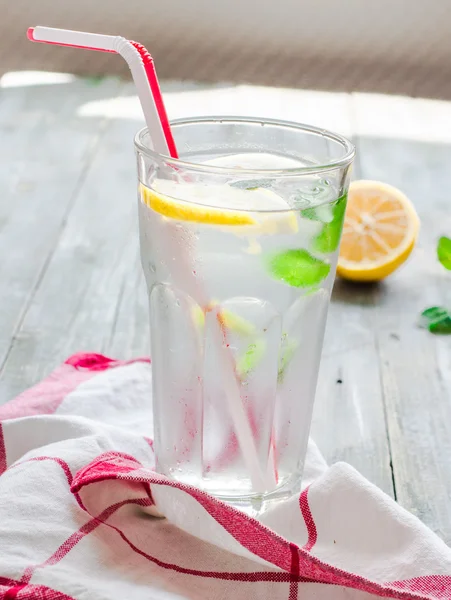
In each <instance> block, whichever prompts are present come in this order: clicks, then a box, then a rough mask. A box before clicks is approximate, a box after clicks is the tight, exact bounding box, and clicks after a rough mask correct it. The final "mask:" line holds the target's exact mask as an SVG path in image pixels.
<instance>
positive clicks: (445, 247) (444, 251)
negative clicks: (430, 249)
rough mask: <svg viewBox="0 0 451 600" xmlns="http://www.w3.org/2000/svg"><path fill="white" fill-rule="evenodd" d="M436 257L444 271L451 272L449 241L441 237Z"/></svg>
mask: <svg viewBox="0 0 451 600" xmlns="http://www.w3.org/2000/svg"><path fill="white" fill-rule="evenodd" d="M437 257H438V259H439V261H440V262H441V263H442V265H443V266H444V267H445V269H448V271H451V240H450V239H449V238H447V237H441V238H440V239H439V241H438V245H437Z"/></svg>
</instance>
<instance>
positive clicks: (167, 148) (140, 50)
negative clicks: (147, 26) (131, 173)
mask: <svg viewBox="0 0 451 600" xmlns="http://www.w3.org/2000/svg"><path fill="white" fill-rule="evenodd" d="M27 35H28V39H30V40H31V41H33V42H43V43H46V44H55V45H58V46H69V47H73V48H83V49H86V50H97V51H100V52H112V53H115V54H120V55H121V56H122V58H124V59H125V61H126V62H127V64H128V66H129V68H130V71H131V73H132V77H133V81H134V83H135V85H136V88H137V91H138V98H139V101H140V102H141V107H142V110H143V113H144V118H145V120H146V125H147V128H148V130H149V134H150V139H151V141H152V144H153V146H154V150H155V151H156V152H158V153H159V154H163V155H165V156H171V157H172V158H177V150H176V147H175V143H174V138H173V137H172V132H171V127H170V125H169V120H168V117H167V114H166V110H165V107H164V103H163V98H162V95H161V90H160V86H159V84H158V79H157V76H156V72H155V67H154V66H153V59H152V57H151V56H150V54H149V53H148V52H147V50H146V49H145V48H144V46H141V44H137V43H136V42H131V41H129V40H126V39H125V38H123V37H121V36H119V35H102V34H98V33H85V32H83V31H70V30H68V29H55V28H53V27H40V26H38V27H30V28H29V29H28V31H27Z"/></svg>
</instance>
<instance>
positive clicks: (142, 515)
mask: <svg viewBox="0 0 451 600" xmlns="http://www.w3.org/2000/svg"><path fill="white" fill-rule="evenodd" d="M150 383H151V369H150V364H149V361H147V360H136V361H131V362H118V361H113V360H110V359H107V358H105V357H103V356H100V355H88V354H79V355H75V356H73V357H71V358H70V359H69V360H68V361H67V362H66V363H65V364H64V365H62V366H61V367H60V368H59V369H57V370H56V371H55V372H54V373H53V374H52V375H51V376H50V377H49V378H48V379H46V380H45V381H43V382H41V383H40V384H38V385H37V386H35V387H34V388H32V389H31V390H28V391H27V392H25V393H23V394H22V395H21V396H19V397H18V398H16V399H15V400H13V401H12V402H10V403H9V404H6V405H4V406H2V407H0V422H1V425H0V473H2V474H1V476H0V598H2V599H5V600H6V599H8V600H12V599H16V600H25V599H31V598H33V599H34V598H36V599H40V600H41V599H42V600H44V599H45V600H57V599H58V600H59V599H61V600H62V599H64V600H68V599H71V598H77V599H80V600H81V599H83V600H87V599H89V600H97V599H110V598H111V599H113V598H114V599H123V600H133V599H141V598H142V599H146V600H147V599H158V600H163V599H168V600H169V599H170V600H175V599H183V598H189V599H203V600H220V599H224V600H225V599H227V600H229V599H233V600H256V599H259V600H265V599H268V600H269V599H271V600H297V599H298V598H299V599H300V598H302V599H306V600H311V599H312V600H313V599H317V600H329V599H332V598H334V600H360V598H361V599H362V600H363V599H364V598H368V594H369V595H370V597H376V596H383V597H393V598H433V599H445V598H451V550H450V548H448V547H447V546H446V545H445V544H444V543H443V542H442V541H440V540H439V539H438V538H437V537H436V536H435V535H434V534H433V533H432V532H431V531H430V530H429V529H427V527H425V526H424V525H423V524H422V523H420V521H418V520H417V519H416V518H415V517H413V516H412V515H410V514H409V513H407V512H406V511H404V510H403V509H402V508H400V507H399V506H398V505H397V504H396V503H395V502H393V501H392V500H391V499H390V498H388V497H387V496H386V495H385V494H383V493H382V492H381V491H380V490H378V489H377V488H376V487H374V486H373V485H371V484H370V483H369V482H368V481H366V480H365V479H364V478H363V477H361V476H360V475H359V474H358V473H357V472H356V471H355V470H354V469H352V468H351V467H350V466H348V465H346V464H343V463H340V464H336V465H333V466H332V467H329V468H327V466H326V465H325V463H324V462H323V460H322V458H321V457H320V456H319V453H318V451H317V450H316V448H315V447H314V445H313V444H311V445H310V447H309V454H308V457H307V466H306V472H305V481H304V484H305V487H304V490H303V492H302V493H301V494H300V496H296V497H293V498H291V499H290V500H288V501H286V502H283V503H279V504H278V505H277V506H276V507H275V508H273V509H272V510H271V511H269V512H267V513H265V514H264V515H263V517H261V519H260V520H259V521H257V520H254V519H252V518H250V517H248V516H246V515H244V514H242V513H240V512H238V511H237V510H235V509H233V508H231V507H229V506H227V505H225V504H223V503H222V502H220V501H218V500H216V499H214V498H212V497H210V496H208V495H207V494H205V493H203V492H200V491H199V490H197V489H195V488H191V487H189V486H184V485H180V484H177V483H174V482H173V481H170V480H168V479H166V478H164V477H162V476H159V475H157V474H156V473H155V472H154V471H153V470H152V465H153V452H152V441H151V439H150V437H149V436H151V435H152V433H151V432H152V414H151V390H150ZM155 510H158V512H159V513H163V514H164V515H165V516H166V519H156V518H152V514H153V511H155Z"/></svg>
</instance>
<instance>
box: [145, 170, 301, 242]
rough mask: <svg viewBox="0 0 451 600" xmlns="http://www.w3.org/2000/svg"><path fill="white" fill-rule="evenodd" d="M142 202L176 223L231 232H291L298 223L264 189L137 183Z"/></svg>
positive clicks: (285, 206)
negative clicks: (192, 224) (217, 227)
mask: <svg viewBox="0 0 451 600" xmlns="http://www.w3.org/2000/svg"><path fill="white" fill-rule="evenodd" d="M140 187H141V197H142V199H143V201H144V202H145V203H146V204H147V205H148V206H149V207H150V208H152V209H153V210H154V211H155V212H157V213H159V214H161V215H163V216H164V217H167V218H170V219H176V220H178V221H191V222H194V223H202V224H205V225H222V226H228V227H229V226H233V227H234V229H235V228H236V230H234V233H237V234H245V235H246V234H249V235H257V234H259V233H261V234H263V233H266V234H272V233H285V232H288V233H295V232H297V230H298V220H297V216H296V213H295V211H293V210H290V207H289V205H288V204H287V202H286V201H285V200H284V199H283V198H281V197H280V196H279V195H277V194H276V193H274V192H272V191H271V190H268V189H266V188H253V189H247V190H243V189H239V188H235V187H232V186H229V185H201V184H196V183H188V182H187V183H177V182H174V181H168V180H157V181H155V182H154V184H153V189H149V188H148V187H146V186H144V185H142V184H141V186H140Z"/></svg>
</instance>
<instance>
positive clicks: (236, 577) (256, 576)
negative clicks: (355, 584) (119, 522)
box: [105, 523, 315, 583]
mask: <svg viewBox="0 0 451 600" xmlns="http://www.w3.org/2000/svg"><path fill="white" fill-rule="evenodd" d="M105 525H106V526H107V527H110V528H111V529H113V530H114V531H116V532H117V533H118V534H119V536H120V537H121V539H122V540H123V541H124V542H125V543H126V544H127V545H128V546H129V547H130V549H131V550H133V552H135V553H136V554H139V555H140V556H142V557H143V558H145V559H146V560H148V561H149V562H152V563H153V564H155V565H157V566H158V567H161V568H163V569H168V570H171V571H175V572H176V573H180V574H182V575H193V576H196V577H206V578H208V579H220V580H223V581H242V582H243V583H255V582H260V581H268V582H272V583H288V582H290V583H291V582H292V581H293V580H294V576H292V575H291V574H289V573H285V572H284V571H279V572H277V571H253V572H233V571H232V572H231V571H200V570H197V569H188V568H186V567H180V566H179V565H176V564H173V563H167V562H164V561H162V560H160V559H159V558H156V557H155V556H151V555H150V554H148V553H147V552H144V550H141V549H140V548H138V547H137V546H135V545H134V544H133V542H132V541H131V540H129V539H128V537H127V536H126V535H125V533H124V532H123V531H122V530H121V529H119V528H118V527H116V526H115V525H111V524H110V523H105ZM297 582H299V583H315V581H313V580H312V579H309V578H307V577H301V576H298V578H297Z"/></svg>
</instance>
